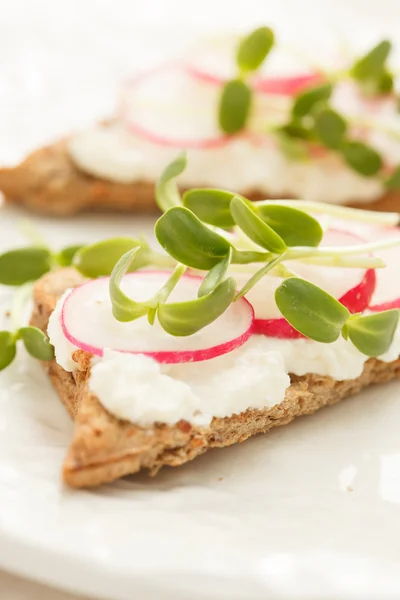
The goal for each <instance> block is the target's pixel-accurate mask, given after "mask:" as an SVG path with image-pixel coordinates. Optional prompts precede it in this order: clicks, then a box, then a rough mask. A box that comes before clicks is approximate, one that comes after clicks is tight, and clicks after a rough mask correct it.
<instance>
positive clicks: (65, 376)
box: [31, 268, 400, 487]
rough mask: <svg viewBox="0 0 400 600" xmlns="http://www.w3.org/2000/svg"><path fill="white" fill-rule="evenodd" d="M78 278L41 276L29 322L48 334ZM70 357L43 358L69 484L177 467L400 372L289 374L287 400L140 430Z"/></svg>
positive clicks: (69, 273) (398, 365)
mask: <svg viewBox="0 0 400 600" xmlns="http://www.w3.org/2000/svg"><path fill="white" fill-rule="evenodd" d="M83 282H84V279H83V278H82V277H81V275H79V274H78V273H77V272H76V271H75V270H74V269H71V268H68V269H64V270H62V271H59V272H55V273H51V274H48V275H45V276H44V277H43V278H42V279H41V280H40V281H38V282H37V284H36V286H35V290H34V310H33V314H32V319H31V323H32V324H33V325H35V326H37V327H39V328H41V329H42V330H43V331H45V330H46V329H47V324H48V320H49V317H50V315H51V313H52V311H53V310H54V307H55V304H56V302H57V300H58V298H59V296H60V295H61V294H62V293H63V292H64V291H65V290H66V289H68V288H71V287H75V286H77V285H79V284H81V283H83ZM74 360H75V361H76V363H77V370H76V371H75V372H74V373H68V372H66V371H64V369H62V367H60V366H59V365H58V364H57V363H56V361H55V360H53V361H51V362H48V363H43V364H44V367H45V369H46V370H47V372H48V375H49V377H50V379H51V381H52V383H53V385H54V387H55V389H56V391H57V393H58V395H59V396H60V399H61V401H62V402H63V403H64V405H65V406H66V408H67V410H68V412H69V413H70V415H71V417H72V418H73V419H74V422H75V427H74V434H73V439H72V442H71V445H70V447H69V449H68V452H67V456H66V459H65V462H64V467H63V478H64V481H65V482H66V483H67V484H69V485H71V486H73V487H89V486H96V485H99V484H101V483H105V482H109V481H112V480H114V479H117V478H119V477H123V476H124V475H128V474H131V473H136V472H138V471H140V470H141V469H147V470H148V471H149V472H150V474H152V475H154V474H156V473H157V472H158V470H159V469H160V468H161V467H162V466H164V465H169V466H174V467H175V466H179V465H181V464H183V463H185V462H187V461H189V460H192V459H193V458H195V457H196V456H198V455H200V454H202V453H203V452H205V451H206V450H208V449H209V448H220V447H223V446H229V445H231V444H235V443H236V442H243V441H244V440H246V439H247V438H248V437H250V436H252V435H255V434H257V433H264V432H267V431H269V430H270V429H271V428H272V427H278V426H280V425H286V424H287V423H289V422H290V421H292V420H293V419H294V418H296V417H299V416H302V415H308V414H311V413H314V412H315V411H317V410H318V409H320V408H322V407H324V406H328V405H329V404H334V403H335V402H339V401H340V400H342V399H343V398H346V397H348V396H351V395H353V394H356V393H357V392H359V391H360V390H361V389H363V388H365V387H366V386H369V385H371V384H373V383H383V382H385V381H389V380H390V379H393V378H394V377H398V376H399V375H400V360H396V361H394V362H392V363H383V362H381V361H379V360H375V359H369V360H368V361H367V362H366V363H365V367H364V371H363V373H362V374H361V375H360V377H358V378H357V379H353V380H346V381H335V380H333V379H332V378H330V377H322V376H319V375H311V374H310V375H306V376H304V377H295V376H293V377H292V378H291V385H290V387H289V388H288V390H287V392H286V396H285V399H284V401H283V402H282V403H280V404H278V405H277V406H275V407H273V408H268V409H267V408H266V409H257V410H247V411H246V412H244V413H241V414H239V415H234V416H232V417H226V418H214V419H213V421H212V423H211V425H210V426H208V427H195V426H193V425H191V424H190V423H188V422H187V421H180V422H179V423H177V424H176V425H174V426H168V425H165V424H161V423H158V424H155V425H154V426H153V427H149V428H143V427H138V426H136V425H134V424H132V423H130V422H128V421H121V420H119V419H117V418H115V417H114V416H112V415H111V414H110V413H109V412H107V411H106V410H105V408H104V407H103V406H102V405H101V404H100V402H99V400H98V399H97V398H96V396H94V395H93V394H91V393H90V391H89V389H88V378H89V375H90V355H88V354H87V353H85V352H82V351H76V352H75V353H74Z"/></svg>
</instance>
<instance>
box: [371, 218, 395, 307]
mask: <svg viewBox="0 0 400 600" xmlns="http://www.w3.org/2000/svg"><path fill="white" fill-rule="evenodd" d="M380 233H381V237H382V229H381V230H380ZM383 233H384V235H386V236H390V237H396V236H400V229H399V228H398V227H393V228H392V227H390V228H385V229H384V230H383ZM377 255H378V256H379V258H381V259H382V260H383V261H384V262H385V263H386V267H385V268H384V269H377V270H376V288H375V292H374V293H373V295H372V299H371V306H370V307H369V309H370V310H372V311H374V312H379V311H382V310H389V309H391V308H400V293H399V281H400V247H398V246H397V247H394V248H388V249H387V250H379V252H377Z"/></svg>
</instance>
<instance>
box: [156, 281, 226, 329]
mask: <svg viewBox="0 0 400 600" xmlns="http://www.w3.org/2000/svg"><path fill="white" fill-rule="evenodd" d="M235 294H236V281H235V280H234V279H233V278H232V277H229V278H228V279H225V281H223V282H222V283H220V284H219V285H217V287H216V288H214V289H213V290H212V291H211V292H209V293H208V294H206V295H203V296H201V297H200V298H197V299H196V300H190V301H188V302H175V303H172V304H163V305H161V306H160V307H159V309H158V320H159V322H160V325H161V327H162V328H163V329H164V330H165V331H166V332H167V333H169V334H170V335H176V336H184V335H193V334H194V333H196V332H197V331H199V330H200V329H203V327H206V326H207V325H209V324H210V323H212V322H213V321H215V320H216V319H218V317H220V316H221V315H222V314H223V313H224V312H225V311H226V309H227V308H228V306H230V305H231V304H232V302H233V300H234V298H235Z"/></svg>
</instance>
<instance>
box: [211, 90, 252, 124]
mask: <svg viewBox="0 0 400 600" xmlns="http://www.w3.org/2000/svg"><path fill="white" fill-rule="evenodd" d="M251 98H252V94H251V90H250V87H249V86H248V85H247V83H245V82H244V81H242V80H240V79H232V81H228V83H226V84H225V85H224V87H223V90H222V94H221V98H220V103H219V109H218V114H219V125H220V127H221V129H222V131H224V132H225V133H228V134H233V133H237V132H238V131H240V130H241V129H243V127H244V126H245V124H246V121H247V119H248V116H249V114H250V108H251Z"/></svg>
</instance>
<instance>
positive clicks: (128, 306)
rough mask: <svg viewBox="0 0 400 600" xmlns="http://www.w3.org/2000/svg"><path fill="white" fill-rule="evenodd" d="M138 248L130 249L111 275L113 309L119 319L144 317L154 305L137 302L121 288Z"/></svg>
mask: <svg viewBox="0 0 400 600" xmlns="http://www.w3.org/2000/svg"><path fill="white" fill-rule="evenodd" d="M138 250H139V247H138V246H137V247H136V248H132V249H131V250H128V252H126V254H124V255H123V256H122V257H121V258H120V259H119V261H118V262H117V264H116V265H115V267H114V269H113V270H112V273H111V276H110V284H109V288H110V298H111V303H112V311H113V315H114V317H115V318H116V319H117V321H123V322H126V321H133V320H134V319H138V318H139V317H143V316H144V315H146V314H147V313H148V311H149V308H152V306H153V305H152V304H151V302H148V303H145V302H135V301H134V300H132V299H131V298H129V297H128V296H127V295H126V294H125V293H124V292H123V291H122V290H121V280H122V277H123V276H124V275H125V274H126V272H127V271H128V269H129V267H130V265H131V263H132V261H133V260H134V258H135V254H136V253H137V252H138Z"/></svg>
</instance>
